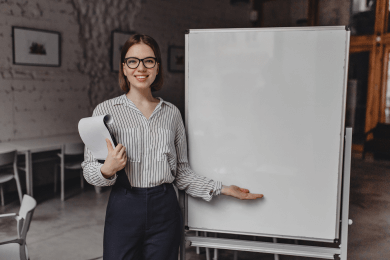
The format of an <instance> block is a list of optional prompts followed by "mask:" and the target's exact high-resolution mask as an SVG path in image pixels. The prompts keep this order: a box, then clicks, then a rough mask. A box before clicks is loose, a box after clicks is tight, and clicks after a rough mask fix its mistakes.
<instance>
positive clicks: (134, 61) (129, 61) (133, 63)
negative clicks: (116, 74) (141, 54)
mask: <svg viewBox="0 0 390 260" xmlns="http://www.w3.org/2000/svg"><path fill="white" fill-rule="evenodd" d="M141 61H142V64H144V67H145V68H147V69H152V68H154V66H156V63H157V59H156V58H155V57H146V58H144V59H138V58H135V57H129V58H126V59H125V63H126V65H127V67H129V68H130V69H136V68H138V66H139V64H140V62H141Z"/></svg>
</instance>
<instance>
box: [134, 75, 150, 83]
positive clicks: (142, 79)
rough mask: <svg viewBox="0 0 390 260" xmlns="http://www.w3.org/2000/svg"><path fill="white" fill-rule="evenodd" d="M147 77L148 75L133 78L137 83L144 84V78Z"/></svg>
mask: <svg viewBox="0 0 390 260" xmlns="http://www.w3.org/2000/svg"><path fill="white" fill-rule="evenodd" d="M147 77H148V75H138V76H135V78H136V79H137V80H138V81H139V82H144V81H145V80H146V78H147Z"/></svg>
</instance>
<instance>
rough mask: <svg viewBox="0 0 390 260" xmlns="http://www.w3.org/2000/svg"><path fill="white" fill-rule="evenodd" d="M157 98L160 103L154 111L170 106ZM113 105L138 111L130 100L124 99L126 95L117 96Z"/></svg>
mask: <svg viewBox="0 0 390 260" xmlns="http://www.w3.org/2000/svg"><path fill="white" fill-rule="evenodd" d="M157 98H158V99H160V103H159V104H158V105H157V107H156V110H157V108H158V107H160V106H162V105H167V106H171V104H170V103H169V102H166V101H164V100H163V99H162V98H160V97H157ZM113 105H125V106H128V107H130V108H132V109H135V110H138V108H137V107H136V105H135V104H134V103H133V101H131V100H130V99H128V98H127V97H126V94H123V95H121V96H119V97H117V98H114V100H113Z"/></svg>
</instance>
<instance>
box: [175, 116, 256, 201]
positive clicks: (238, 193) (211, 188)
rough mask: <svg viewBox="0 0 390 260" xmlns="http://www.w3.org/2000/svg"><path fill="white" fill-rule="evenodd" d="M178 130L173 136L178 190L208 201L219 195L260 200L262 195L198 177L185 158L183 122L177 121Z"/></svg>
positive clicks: (185, 146) (185, 142)
mask: <svg viewBox="0 0 390 260" xmlns="http://www.w3.org/2000/svg"><path fill="white" fill-rule="evenodd" d="M178 121H179V122H178V128H177V131H176V134H175V148H176V155H177V169H176V178H175V185H176V187H177V188H178V189H180V190H185V191H186V193H188V194H189V195H191V196H193V197H201V198H203V199H204V200H206V201H210V200H211V199H212V197H213V196H217V195H219V194H221V193H222V194H223V195H227V196H232V197H235V198H238V199H242V200H247V199H257V198H262V197H263V194H253V193H250V192H249V190H248V189H244V188H240V187H238V186H236V185H230V186H225V185H222V182H220V181H213V180H211V179H209V178H207V177H205V176H200V175H198V174H196V173H194V172H193V171H192V169H191V168H190V165H189V163H188V157H187V140H186V135H185V129H184V125H183V121H182V120H181V117H180V119H179V120H178Z"/></svg>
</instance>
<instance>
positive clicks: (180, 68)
mask: <svg viewBox="0 0 390 260" xmlns="http://www.w3.org/2000/svg"><path fill="white" fill-rule="evenodd" d="M184 58H185V57H184V47H179V46H169V48H168V71H170V72H184Z"/></svg>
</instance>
